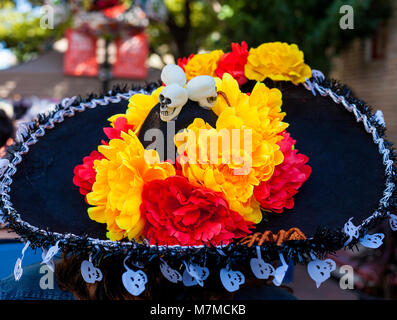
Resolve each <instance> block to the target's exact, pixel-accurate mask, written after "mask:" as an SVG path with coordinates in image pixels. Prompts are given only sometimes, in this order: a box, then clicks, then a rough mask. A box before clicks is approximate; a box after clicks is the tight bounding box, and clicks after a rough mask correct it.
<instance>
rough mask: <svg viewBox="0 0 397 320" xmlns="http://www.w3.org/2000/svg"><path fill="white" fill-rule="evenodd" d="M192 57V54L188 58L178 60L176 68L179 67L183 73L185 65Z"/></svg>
mask: <svg viewBox="0 0 397 320" xmlns="http://www.w3.org/2000/svg"><path fill="white" fill-rule="evenodd" d="M193 57H194V54H193V53H192V54H191V55H190V56H189V58H186V57H183V58H182V59H181V58H179V59H178V63H177V64H178V66H180V67H181V68H182V69H183V71H185V66H186V65H187V63H188V62H189V61H190V60H191V59H192V58H193Z"/></svg>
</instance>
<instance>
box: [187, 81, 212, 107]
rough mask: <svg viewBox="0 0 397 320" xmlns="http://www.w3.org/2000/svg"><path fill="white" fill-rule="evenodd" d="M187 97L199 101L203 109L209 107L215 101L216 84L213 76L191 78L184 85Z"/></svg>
mask: <svg viewBox="0 0 397 320" xmlns="http://www.w3.org/2000/svg"><path fill="white" fill-rule="evenodd" d="M186 91H187V94H188V96H189V99H190V100H192V101H196V102H198V103H199V105H200V106H201V107H203V108H204V109H211V108H212V107H213V106H214V105H215V102H216V97H217V96H218V94H217V93H216V84H215V80H214V78H213V77H210V76H198V77H194V78H193V79H191V80H190V81H189V82H188V84H187V85H186Z"/></svg>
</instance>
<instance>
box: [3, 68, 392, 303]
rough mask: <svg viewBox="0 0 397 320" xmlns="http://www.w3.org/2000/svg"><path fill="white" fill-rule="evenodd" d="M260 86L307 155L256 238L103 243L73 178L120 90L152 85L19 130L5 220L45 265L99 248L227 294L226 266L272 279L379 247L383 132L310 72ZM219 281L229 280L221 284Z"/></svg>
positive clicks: (388, 147) (79, 102) (70, 107)
mask: <svg viewBox="0 0 397 320" xmlns="http://www.w3.org/2000/svg"><path fill="white" fill-rule="evenodd" d="M266 83H267V85H268V87H275V88H278V89H279V90H280V91H281V93H282V97H283V105H282V110H283V111H284V112H286V118H285V121H286V122H288V123H289V124H290V126H289V128H288V132H289V133H290V134H291V136H292V137H293V138H294V139H296V140H297V148H298V149H299V151H300V152H302V153H304V154H305V155H307V156H308V158H309V162H308V163H309V165H310V167H311V175H310V178H309V179H308V180H307V181H306V182H305V183H304V184H303V185H302V187H301V188H300V189H299V193H298V194H296V195H295V204H294V206H293V208H292V209H286V210H284V211H283V212H282V213H272V212H268V211H266V212H264V217H263V219H262V221H261V223H259V224H258V225H256V226H255V229H254V230H253V231H254V233H255V236H254V235H251V237H247V238H245V239H242V238H243V237H242V238H241V239H235V241H233V242H231V243H229V244H228V245H212V244H211V243H203V245H201V246H182V245H169V246H167V245H155V244H151V245H150V244H149V243H148V242H147V241H143V242H137V241H134V240H128V239H127V240H126V239H124V240H121V241H111V240H108V239H107V238H106V225H104V224H100V223H95V222H93V221H92V220H90V219H89V217H88V215H87V208H88V204H87V203H86V202H85V199H84V197H82V196H81V194H80V193H79V189H78V188H76V186H75V185H74V184H73V176H74V172H73V170H74V168H75V167H76V165H78V164H79V163H81V161H82V159H83V158H84V157H85V156H87V155H88V154H89V153H90V152H91V151H92V150H95V149H96V148H97V146H98V144H99V143H100V141H101V140H102V139H106V136H105V134H104V133H103V130H102V129H103V127H106V126H107V125H108V119H109V118H110V117H111V116H112V115H114V114H120V113H124V112H125V111H126V109H127V106H128V100H129V99H130V97H131V96H134V95H135V94H137V93H144V94H150V93H151V92H152V91H154V90H155V89H156V88H157V87H159V86H160V85H161V83H153V84H150V85H147V86H146V87H141V88H134V89H132V90H126V89H125V88H124V89H121V88H116V89H114V90H112V91H110V92H109V94H108V95H106V96H90V97H88V98H87V99H82V98H78V97H74V98H71V99H64V100H63V101H62V103H60V104H59V105H58V106H57V107H56V109H55V110H54V111H53V112H51V113H50V114H48V115H41V116H39V117H38V118H37V120H36V121H34V122H31V123H29V124H26V126H24V127H21V128H20V129H19V133H20V134H21V136H22V137H23V139H22V141H20V142H19V143H18V144H15V145H14V146H12V147H11V148H10V149H9V154H8V156H9V160H10V165H9V168H8V170H7V171H6V172H5V173H4V175H3V176H2V177H1V182H0V183H1V190H2V194H1V206H2V211H3V213H4V218H5V221H6V222H7V224H8V226H9V227H10V228H12V229H13V230H15V231H16V232H17V233H18V234H19V235H20V236H21V239H22V240H23V241H24V242H25V243H28V244H29V245H30V246H31V247H32V248H43V249H46V250H48V249H49V251H48V253H49V254H47V256H46V257H45V259H44V260H45V262H49V261H50V260H51V259H52V257H53V255H54V254H55V253H56V252H57V251H58V250H61V251H67V252H68V253H72V254H78V255H83V256H85V257H87V260H88V257H89V258H90V259H89V262H86V263H89V264H93V265H96V264H97V263H98V261H100V260H101V259H104V258H106V257H107V256H112V257H119V259H120V260H121V261H124V259H126V258H129V259H130V260H131V261H134V262H139V263H140V264H142V265H145V264H150V265H151V266H152V267H153V268H159V270H161V272H162V273H163V275H164V276H165V277H166V278H167V279H168V278H169V279H170V281H171V282H178V281H183V282H184V283H185V280H186V279H184V280H182V278H183V277H182V273H183V272H184V270H187V272H188V273H189V275H190V276H191V279H190V281H191V282H190V283H189V281H188V280H186V283H187V284H186V283H185V285H192V284H200V285H205V281H204V280H205V279H206V278H207V277H208V273H212V274H217V275H218V276H219V277H220V279H221V281H222V283H223V284H224V286H225V288H226V289H227V290H229V291H234V290H236V289H237V288H238V287H239V284H242V283H243V282H244V280H243V279H244V276H243V274H242V273H240V272H237V271H236V270H239V267H240V266H241V265H245V264H247V265H249V264H250V265H251V268H252V272H253V273H254V274H255V276H257V277H258V278H260V279H266V278H268V277H269V276H274V283H275V284H276V285H280V284H281V282H282V279H283V276H284V274H285V272H286V269H287V266H286V264H287V262H289V261H293V262H294V263H305V262H309V261H311V260H315V263H316V264H317V266H321V267H324V268H325V270H328V275H329V272H330V271H331V270H332V268H333V266H332V262H330V260H329V259H327V260H324V261H326V262H324V263H325V264H324V263H323V262H322V261H321V260H318V259H322V258H323V257H324V256H325V255H326V254H327V253H330V252H335V251H336V250H339V249H341V248H343V247H348V248H352V247H354V246H355V245H356V244H357V243H359V242H361V243H362V244H363V245H365V246H367V247H372V248H376V247H378V246H379V245H381V244H382V239H383V235H382V234H372V235H371V234H370V232H371V229H373V228H374V227H376V226H377V225H378V224H379V223H380V222H381V221H383V220H384V219H390V226H391V227H392V229H393V230H395V229H397V222H396V219H397V217H396V216H395V215H393V212H395V209H396V206H397V193H396V191H395V184H396V180H397V169H396V167H395V166H394V160H395V152H394V149H393V147H392V144H391V143H390V142H388V141H387V140H386V136H385V126H384V123H383V122H382V121H381V120H380V119H379V118H378V117H376V116H375V115H374V114H373V113H372V111H371V109H370V107H369V106H368V105H367V104H366V103H365V102H363V101H361V100H358V99H357V98H355V97H354V96H353V95H352V93H351V91H350V90H349V89H348V88H347V87H346V86H343V85H340V84H339V83H338V82H336V81H331V80H328V79H325V78H323V77H321V76H319V75H318V74H316V76H315V77H312V78H310V79H307V80H306V82H304V83H303V84H299V85H295V84H292V83H290V82H285V81H283V82H278V81H275V82H273V81H269V82H266ZM248 85H249V83H248V84H247V86H248ZM157 108H158V106H157ZM192 108H193V109H194V107H192ZM153 110H154V109H153ZM186 110H187V109H186ZM153 112H154V111H153ZM191 114H194V117H195V118H196V117H203V118H205V119H206V121H207V122H214V118H213V115H212V114H210V113H208V112H207V111H205V112H204V111H200V110H193V111H190V112H189V114H187V115H184V114H183V113H182V114H181V116H180V118H178V119H181V120H180V121H185V120H186V117H189V115H191ZM150 121H153V118H150ZM146 125H148V124H147V123H146ZM184 126H185V125H184ZM284 230H287V231H286V232H284ZM289 230H293V232H289ZM296 230H298V231H296ZM288 232H289V238H288V237H287V238H284V239H283V241H278V240H279V239H280V237H281V236H280V234H284V235H285V233H288ZM257 233H260V234H257ZM272 239H273V241H272ZM242 240H244V241H242ZM276 260H280V261H281V263H282V264H281V267H279V268H277V269H275V268H274V267H273V266H271V264H272V263H273V262H275V261H276ZM331 261H332V260H331ZM18 263H19V264H17V267H16V277H17V278H18V276H20V270H21V261H20V260H19V261H18ZM164 266H166V268H165V267H164ZM84 268H86V267H84ZM84 268H83V266H82V272H83V269H84ZM126 268H127V267H126ZM194 268H196V269H194ZM327 268H328V269H327ZM136 269H137V270H138V268H136ZM127 270H128V268H127ZM199 271H200V272H201V273H200V272H199ZM308 271H309V274H310V275H311V276H312V278H313V279H314V280H315V281H316V282H317V283H318V284H320V283H321V282H322V281H324V280H325V279H326V278H327V275H325V276H320V275H319V274H316V273H315V272H313V270H312V267H310V263H309V269H308ZM136 272H138V271H136ZM172 272H176V273H172ZM199 273H200V274H199ZM326 273H327V272H326ZM83 276H85V275H84V274H83ZM227 277H228V278H229V279H230V278H231V277H232V278H233V279H234V282H235V283H237V284H236V285H234V284H233V285H231V284H230V282H228V280H227V279H226V278H227ZM143 278H144V276H142V279H143ZM142 279H141V281H143V282H145V281H147V279H146V280H145V279H144V280H142ZM225 279H226V280H225ZM96 280H98V279H96ZM89 281H91V280H89ZM123 281H124V280H123ZM136 281H138V280H136ZM130 292H132V293H133V294H135V295H138V294H140V293H141V292H142V291H139V290H138V291H134V290H132V291H130Z"/></svg>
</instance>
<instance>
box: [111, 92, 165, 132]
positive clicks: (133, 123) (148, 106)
mask: <svg viewBox="0 0 397 320" xmlns="http://www.w3.org/2000/svg"><path fill="white" fill-rule="evenodd" d="M163 88H164V87H159V88H157V89H156V90H154V91H153V92H152V93H151V94H150V95H147V94H143V93H137V94H134V95H133V96H132V97H131V98H130V100H129V104H128V108H127V111H126V113H125V114H116V115H114V116H112V117H110V118H109V121H110V124H111V126H112V127H113V128H116V126H117V125H116V121H120V125H121V124H122V125H123V128H126V126H127V125H128V128H133V131H134V133H135V134H138V133H139V130H140V129H141V126H142V124H143V122H144V121H145V119H146V117H147V116H148V114H149V112H150V111H151V110H152V109H153V107H154V106H155V105H156V104H158V103H159V95H160V93H161V90H163ZM120 118H125V119H127V123H126V124H125V122H121V120H119V119H120ZM118 128H119V129H120V131H123V130H122V127H121V126H119V127H118ZM116 130H118V129H117V128H116ZM105 133H106V132H105Z"/></svg>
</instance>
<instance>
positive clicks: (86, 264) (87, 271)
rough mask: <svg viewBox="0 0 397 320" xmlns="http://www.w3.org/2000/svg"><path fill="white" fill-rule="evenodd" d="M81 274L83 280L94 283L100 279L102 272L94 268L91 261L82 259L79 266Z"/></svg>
mask: <svg viewBox="0 0 397 320" xmlns="http://www.w3.org/2000/svg"><path fill="white" fill-rule="evenodd" d="M80 271H81V275H82V277H83V279H84V281H85V282H87V283H95V282H96V281H101V280H102V272H101V270H99V269H98V268H95V267H94V265H93V264H92V262H90V261H87V260H84V261H83V262H82V263H81V267H80Z"/></svg>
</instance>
